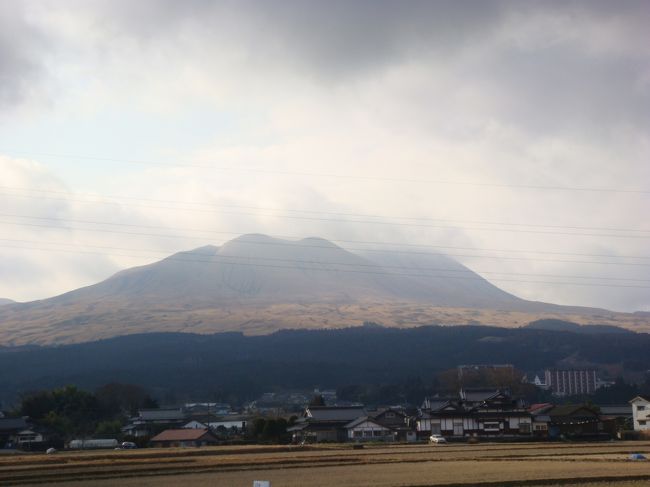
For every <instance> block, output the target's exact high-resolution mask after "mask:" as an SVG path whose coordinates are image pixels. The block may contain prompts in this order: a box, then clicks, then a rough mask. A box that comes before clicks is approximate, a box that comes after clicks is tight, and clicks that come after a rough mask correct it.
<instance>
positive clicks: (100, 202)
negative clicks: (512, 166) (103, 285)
mask: <svg viewBox="0 0 650 487" xmlns="http://www.w3.org/2000/svg"><path fill="white" fill-rule="evenodd" d="M2 188H8V187H7V186H0V189H2ZM11 189H15V190H23V191H38V192H46V193H56V194H66V195H67V194H70V193H68V192H65V191H49V190H30V189H26V188H11ZM12 196H19V197H26V198H28V197H36V198H46V199H54V200H57V201H68V199H66V198H60V199H59V198H50V197H47V196H33V195H13V194H12ZM103 197H105V196H103ZM109 197H111V198H126V199H134V200H140V201H158V202H163V203H165V202H169V203H182V204H191V205H202V206H211V207H220V206H223V207H235V208H249V209H263V208H262V207H250V206H242V205H206V204H204V203H196V202H180V201H174V200H158V199H151V198H136V197H129V196H109ZM77 201H78V200H77ZM86 202H88V203H98V204H111V205H119V206H122V203H119V202H114V201H86ZM138 206H142V207H145V208H157V209H165V210H169V209H173V210H175V209H178V210H180V211H210V212H211V213H213V212H214V213H219V212H216V211H211V210H202V209H194V208H170V207H165V206H149V205H138ZM272 210H275V209H272ZM283 211H292V212H300V213H321V214H332V215H354V216H366V217H372V218H399V219H412V220H429V221H434V220H436V219H431V218H411V217H388V216H383V217H382V216H379V215H368V214H358V213H357V214H355V213H336V212H321V211H312V210H294V209H287V210H283ZM20 217H23V216H20ZM25 218H28V217H25ZM438 221H461V220H441V219H438ZM93 223H98V224H99V222H93ZM474 223H484V224H503V225H522V226H537V227H548V228H574V229H582V230H609V231H630V232H650V230H638V229H617V228H603V227H575V226H574V227H571V226H559V225H557V226H547V225H534V224H522V223H497V222H478V221H475V222H474ZM102 224H103V222H102ZM150 228H165V229H167V228H168V227H150ZM222 233H227V234H230V235H240V234H241V233H236V232H222ZM283 238H288V239H295V238H300V237H295V236H287V237H283ZM330 240H331V241H335V242H343V243H355V244H374V245H398V246H404V247H432V248H451V249H462V250H479V251H492V252H509V253H511V252H519V253H522V252H523V253H535V254H550V255H577V256H588V257H610V258H611V257H615V258H630V259H650V256H626V255H617V256H612V255H609V254H585V253H575V252H553V251H547V250H546V251H543V250H517V249H505V250H503V249H486V248H478V247H449V246H441V245H429V244H410V243H401V242H399V243H396V242H368V241H358V240H341V239H330Z"/></svg>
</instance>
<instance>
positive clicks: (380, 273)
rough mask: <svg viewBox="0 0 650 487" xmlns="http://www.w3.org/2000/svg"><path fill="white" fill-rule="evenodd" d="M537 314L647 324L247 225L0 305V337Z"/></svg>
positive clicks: (461, 320) (448, 269)
mask: <svg viewBox="0 0 650 487" xmlns="http://www.w3.org/2000/svg"><path fill="white" fill-rule="evenodd" d="M540 313H543V315H540ZM538 318H558V319H566V320H571V321H576V322H579V323H590V322H598V323H604V324H612V323H610V321H612V320H614V321H616V324H617V325H619V326H626V327H629V328H634V327H639V326H641V327H643V326H646V325H649V324H650V319H648V318H646V317H640V316H633V315H629V316H628V315H621V314H614V313H611V312H608V311H605V310H596V309H589V308H572V307H563V306H557V305H551V304H546V303H536V302H530V301H526V300H523V299H520V298H517V297H516V296H513V295H511V294H508V293H506V292H504V291H502V290H500V289H499V288H497V287H496V286H494V285H492V284H491V283H489V282H488V281H487V280H485V279H483V278H482V277H481V276H479V275H478V274H476V273H474V272H473V271H471V270H470V269H468V268H467V267H465V266H463V265H462V264H460V263H459V262H456V261H455V260H453V259H451V258H449V257H445V256H437V255H427V254H415V253H407V252H404V253H399V252H386V251H382V252H379V251H366V252H364V253H363V254H361V253H359V254H355V253H352V252H349V251H347V250H345V249H343V248H341V247H339V246H337V245H335V244H333V243H331V242H329V241H327V240H324V239H320V238H306V239H303V240H299V241H288V240H281V239H276V238H271V237H268V236H265V235H257V234H253V235H243V236H241V237H238V238H236V239H234V240H231V241H229V242H227V243H225V244H224V245H222V246H220V247H215V246H206V247H201V248H197V249H194V250H191V251H187V252H179V253H177V254H174V255H171V256H169V257H167V258H166V259H163V260H161V261H159V262H155V263H153V264H149V265H145V266H140V267H134V268H131V269H126V270H124V271H121V272H118V273H117V274H115V275H114V276H112V277H110V278H108V279H106V280H105V281H102V282H100V283H98V284H94V285H92V286H88V287H84V288H80V289H77V290H74V291H71V292H68V293H65V294H62V295H60V296H56V297H53V298H50V299H45V300H41V301H33V302H29V303H20V304H18V303H17V304H13V305H10V306H3V307H2V308H0V345H25V344H60V343H71V342H81V341H89V340H95V339H100V338H108V337H112V336H118V335H124V334H133V333H143V332H179V331H183V332H195V333H214V332H218V331H243V332H245V333H247V334H261V333H269V332H272V331H274V330H278V329H282V328H340V327H345V326H353V325H359V324H361V323H362V322H364V321H375V322H380V323H382V324H384V325H390V326H398V327H408V326H416V325H423V324H471V323H480V324H498V325H504V326H521V325H522V324H526V323H528V322H529V321H532V320H534V319H538Z"/></svg>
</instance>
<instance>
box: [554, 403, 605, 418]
mask: <svg viewBox="0 0 650 487" xmlns="http://www.w3.org/2000/svg"><path fill="white" fill-rule="evenodd" d="M581 409H586V410H587V411H589V412H592V413H593V414H596V415H597V413H596V411H594V410H593V409H592V408H590V407H589V406H586V405H585V404H564V405H562V406H555V407H554V408H553V409H551V410H550V411H549V412H548V415H549V416H551V417H553V416H571V415H573V414H575V413H577V412H578V411H580V410H581Z"/></svg>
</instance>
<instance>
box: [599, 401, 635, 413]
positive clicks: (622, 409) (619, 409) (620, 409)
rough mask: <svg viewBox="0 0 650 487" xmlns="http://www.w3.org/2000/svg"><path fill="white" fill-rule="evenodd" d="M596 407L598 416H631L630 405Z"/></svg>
mask: <svg viewBox="0 0 650 487" xmlns="http://www.w3.org/2000/svg"><path fill="white" fill-rule="evenodd" d="M598 407H599V408H600V414H605V415H607V416H632V405H631V404H625V405H608V406H598Z"/></svg>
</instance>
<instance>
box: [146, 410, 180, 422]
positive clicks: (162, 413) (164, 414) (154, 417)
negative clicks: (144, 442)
mask: <svg viewBox="0 0 650 487" xmlns="http://www.w3.org/2000/svg"><path fill="white" fill-rule="evenodd" d="M139 413H140V414H139V418H138V419H141V420H143V421H182V420H184V419H185V418H186V416H185V413H183V411H181V410H180V409H141V410H140V411H139Z"/></svg>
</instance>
